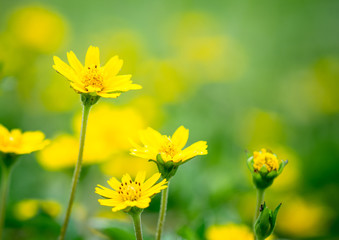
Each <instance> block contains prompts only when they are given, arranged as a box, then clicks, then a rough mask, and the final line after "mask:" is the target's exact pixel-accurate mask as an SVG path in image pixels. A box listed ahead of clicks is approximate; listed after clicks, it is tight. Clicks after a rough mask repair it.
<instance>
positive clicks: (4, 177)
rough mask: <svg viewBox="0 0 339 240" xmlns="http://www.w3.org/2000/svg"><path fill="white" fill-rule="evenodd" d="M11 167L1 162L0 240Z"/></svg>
mask: <svg viewBox="0 0 339 240" xmlns="http://www.w3.org/2000/svg"><path fill="white" fill-rule="evenodd" d="M11 169H12V168H11V166H8V167H7V166H6V165H5V164H4V163H3V161H1V170H2V172H1V203H0V239H2V234H3V227H4V222H5V213H6V199H7V194H8V189H9V182H10V181H9V180H10V174H11Z"/></svg>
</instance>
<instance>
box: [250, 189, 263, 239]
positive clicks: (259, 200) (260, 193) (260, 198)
mask: <svg viewBox="0 0 339 240" xmlns="http://www.w3.org/2000/svg"><path fill="white" fill-rule="evenodd" d="M264 197H265V189H258V188H257V205H256V207H255V215H254V221H253V231H254V235H256V234H255V222H256V221H257V218H258V216H259V213H260V207H261V204H263V202H264ZM255 239H256V240H261V239H259V238H258V237H257V236H255Z"/></svg>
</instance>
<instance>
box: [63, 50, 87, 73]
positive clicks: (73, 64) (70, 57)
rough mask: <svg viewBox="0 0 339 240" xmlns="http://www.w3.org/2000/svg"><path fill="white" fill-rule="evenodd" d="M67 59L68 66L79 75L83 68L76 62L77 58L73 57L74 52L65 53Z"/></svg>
mask: <svg viewBox="0 0 339 240" xmlns="http://www.w3.org/2000/svg"><path fill="white" fill-rule="evenodd" d="M67 59H68V62H69V65H71V67H72V68H73V69H74V71H75V72H76V73H78V74H79V73H81V72H82V70H83V68H84V67H83V66H82V64H81V62H80V61H79V60H78V58H77V56H75V54H74V52H72V51H70V52H68V53H67Z"/></svg>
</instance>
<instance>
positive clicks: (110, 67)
mask: <svg viewBox="0 0 339 240" xmlns="http://www.w3.org/2000/svg"><path fill="white" fill-rule="evenodd" d="M122 65H123V61H122V60H121V59H119V57H118V56H114V57H112V58H111V59H110V60H109V61H108V62H107V63H106V65H105V66H104V78H105V79H109V78H111V77H114V76H115V75H117V74H118V72H119V71H120V70H121V68H122Z"/></svg>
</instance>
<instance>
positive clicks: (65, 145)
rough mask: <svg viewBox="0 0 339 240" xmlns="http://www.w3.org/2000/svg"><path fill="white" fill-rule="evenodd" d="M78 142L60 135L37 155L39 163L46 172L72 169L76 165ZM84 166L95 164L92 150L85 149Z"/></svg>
mask: <svg viewBox="0 0 339 240" xmlns="http://www.w3.org/2000/svg"><path fill="white" fill-rule="evenodd" d="M78 145H79V140H78V139H77V138H76V137H74V136H71V135H68V134H62V135H59V136H57V137H56V138H55V139H54V140H53V142H52V144H50V145H49V146H47V147H46V148H45V149H44V150H42V151H40V152H39V153H38V161H39V163H40V164H41V165H42V166H43V167H44V168H46V169H47V170H51V171H55V170H59V169H62V168H67V167H72V166H74V165H75V163H76V159H77V154H78V149H77V148H76V147H75V146H78ZM85 149H86V150H85V156H84V159H83V161H84V164H88V163H93V162H97V161H98V158H97V155H96V153H95V152H94V153H93V151H92V148H85Z"/></svg>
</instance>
